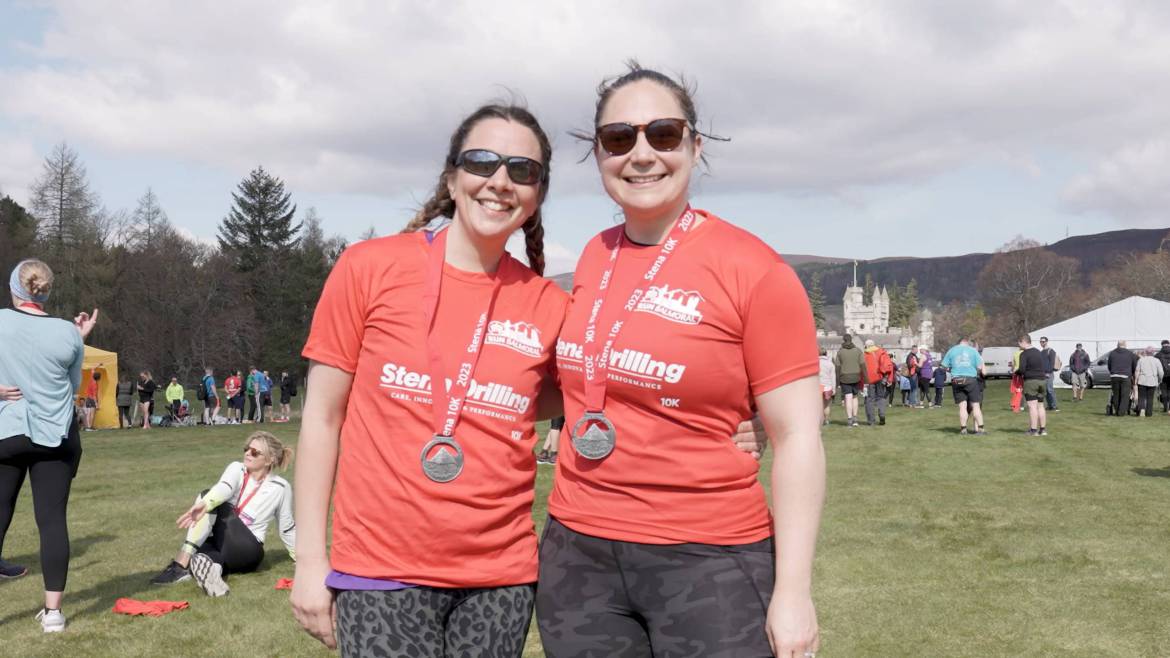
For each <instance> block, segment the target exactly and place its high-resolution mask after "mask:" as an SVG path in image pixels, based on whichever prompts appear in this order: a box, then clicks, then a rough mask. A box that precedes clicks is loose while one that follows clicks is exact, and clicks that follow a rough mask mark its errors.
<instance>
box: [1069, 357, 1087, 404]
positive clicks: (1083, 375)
mask: <svg viewBox="0 0 1170 658" xmlns="http://www.w3.org/2000/svg"><path fill="white" fill-rule="evenodd" d="M1091 365H1093V359H1092V358H1091V357H1089V353H1088V352H1086V351H1085V350H1084V349H1083V348H1082V347H1081V344H1080V343H1077V349H1076V350H1075V351H1073V353H1072V355H1071V356H1069V357H1068V370H1069V373H1070V374H1071V375H1072V377H1071V379H1072V389H1073V402H1082V401H1084V399H1085V388H1086V387H1087V386H1088V385H1089V377H1090V376H1091V373H1089V366H1091Z"/></svg>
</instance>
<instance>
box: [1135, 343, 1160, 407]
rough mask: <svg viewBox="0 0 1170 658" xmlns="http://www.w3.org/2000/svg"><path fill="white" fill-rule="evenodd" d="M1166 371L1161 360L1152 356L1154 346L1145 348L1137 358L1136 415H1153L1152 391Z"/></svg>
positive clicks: (1156, 387)
mask: <svg viewBox="0 0 1170 658" xmlns="http://www.w3.org/2000/svg"><path fill="white" fill-rule="evenodd" d="M1165 375H1166V371H1165V370H1164V369H1163V368H1162V362H1161V361H1159V360H1158V358H1157V357H1155V356H1154V348H1152V347H1151V348H1147V349H1146V350H1145V354H1144V356H1142V357H1141V358H1140V359H1138V362H1137V367H1136V370H1135V373H1134V378H1135V379H1136V381H1137V386H1138V415H1139V416H1141V415H1142V413H1143V412H1144V413H1145V415H1146V417H1147V418H1148V417H1150V416H1153V415H1154V391H1156V390H1157V389H1158V386H1159V385H1160V384H1161V383H1162V378H1163V377H1164V376H1165Z"/></svg>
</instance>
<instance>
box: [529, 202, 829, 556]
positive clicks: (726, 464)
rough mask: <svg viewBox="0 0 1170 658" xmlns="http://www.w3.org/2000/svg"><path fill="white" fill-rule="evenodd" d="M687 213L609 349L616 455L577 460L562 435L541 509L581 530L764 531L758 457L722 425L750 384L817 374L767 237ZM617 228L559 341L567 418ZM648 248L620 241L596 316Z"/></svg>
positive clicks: (606, 322) (592, 250)
mask: <svg viewBox="0 0 1170 658" xmlns="http://www.w3.org/2000/svg"><path fill="white" fill-rule="evenodd" d="M697 212H698V213H699V214H701V215H703V216H705V218H706V219H705V221H703V222H702V223H701V224H699V225H698V226H696V227H695V228H693V229H692V230H691V234H690V235H689V236H688V237H687V238H686V239H685V241H684V242H683V243H682V245H681V246H680V247H679V248H678V249H677V251H676V253H675V254H674V255H673V256H672V257H671V260H670V261H669V262H668V263H667V264H666V265H665V266H664V268H663V269H662V271H661V272H660V274H659V275H658V277H657V278H656V279H655V281H654V284H653V285H651V286H650V288H649V289H648V290H647V293H646V296H645V297H644V298H643V301H642V302H641V303H639V305H638V307H637V310H636V311H635V312H633V313H631V314H629V315H628V316H627V321H626V323H625V325H624V327H623V329H622V332H621V334H620V335H619V336H618V338H617V341H616V342H615V344H614V347H613V350H612V353H611V354H610V358H609V367H608V369H607V370H606V373H607V376H608V386H607V389H606V403H605V414H606V416H607V417H608V418H609V419H610V420H611V421H612V422H613V423H614V426H615V428H616V431H617V445H616V447H615V449H614V451H613V453H611V454H610V455H609V456H608V457H606V458H605V459H602V460H599V461H593V460H588V459H585V458H583V457H580V456H579V455H577V454H576V452H575V451H574V450H573V449H572V447H571V445H568V444H569V439H568V438H566V439H565V441H566V444H567V445H566V447H565V448H564V449H563V450H561V457H560V459H559V460H558V461H557V464H558V466H557V469H558V470H557V478H556V482H555V485H554V488H553V492H552V495H551V497H550V498H549V513H550V514H552V515H553V516H555V517H556V518H557V519H558V520H559V521H561V522H562V523H564V524H565V525H567V526H569V527H570V528H572V529H574V530H576V531H578V532H581V533H583V534H587V535H593V536H598V537H604V538H608V539H615V540H621V541H632V542H641V543H649V544H672V543H687V542H696V543H706V544H742V543H749V542H754V541H759V540H761V539H764V538H766V537H769V536H771V534H772V522H771V514H770V513H769V511H768V506H767V502H766V501H765V497H764V490H763V487H761V486H760V484H759V479H758V473H759V465H758V464H757V463H756V461H755V460H754V459H752V457H751V455H748V454H747V453H744V452H742V451H740V450H739V449H737V448H736V447H735V445H734V444H733V443H732V442H731V440H730V438H729V437H730V436H731V435H732V434H733V432H734V430H735V427H736V425H737V424H738V423H739V422H740V421H742V420H744V419H745V418H749V417H751V415H752V409H751V407H752V395H753V394H756V395H758V394H760V393H764V392H767V391H770V390H772V389H775V388H777V387H779V386H782V385H784V384H787V383H789V382H791V381H794V380H796V379H800V378H802V377H808V376H817V375H818V373H819V363H818V360H817V355H818V350H817V343H816V329H815V326H814V323H813V318H812V311H811V308H810V306H809V302H808V297H807V295H806V294H805V291H804V288H803V286H802V285H801V284H800V281H799V279H797V277H796V274H795V273H794V272H793V271H792V268H790V267H788V265H787V264H785V263H784V261H783V260H782V259H781V258H780V256H779V255H777V254H776V253H775V252H774V251H773V250H772V249H771V248H769V247H768V246H767V245H765V244H764V243H763V242H761V241H760V240H759V239H758V238H756V237H755V236H753V235H751V234H750V233H748V232H746V231H744V230H742V229H740V228H737V227H735V226H732V225H731V224H728V223H727V222H725V221H723V220H721V219H719V218H718V217H715V216H714V215H710V214H707V213H705V212H703V211H697ZM622 230H623V228H622V227H621V226H617V227H614V228H612V229H609V230H607V231H605V232H603V233H602V234H601V235H599V236H597V237H596V238H594V239H593V240H592V241H591V242H590V243H589V244H588V245H587V246H586V247H585V251H584V253H582V255H581V260H580V262H579V263H578V267H577V272H576V274H575V276H574V285H573V298H572V302H571V304H570V307H569V312H568V316H567V317H566V318H565V325H564V328H563V329H562V330H561V337H560V340H559V341H558V342H557V368H558V371H559V377H560V383H561V390H562V391H563V392H564V396H565V417H566V420H567V422H566V425H565V427H566V428H570V429H571V428H572V427H573V425H574V423H576V422H577V420H578V419H580V418H581V415H582V413H583V412H584V411H585V409H584V390H585V389H584V375H583V367H582V357H583V347H582V346H583V345H584V335H585V325H586V323H587V322H588V316H589V310H590V308H591V307H592V305H593V301H594V299H595V298H596V294H597V287H598V284H599V282H600V279H601V274H602V272H604V271H605V269H606V267H607V266H608V262H609V258H610V252H611V251H612V249H613V247H614V245H615V241H616V240H617V239H618V238H619V236H620V235H621V231H622ZM659 252H660V248H659V247H658V246H653V247H639V246H636V245H632V244H631V243H630V242H629V241H627V242H626V245H625V246H624V247H623V248H622V251H621V255H620V257H619V258H618V263H617V269H616V271H615V272H614V278H613V283H611V286H613V289H612V290H610V293H609V297H608V299H607V301H606V304H605V306H604V308H603V310H602V311H601V316H600V318H599V321H598V323H597V326H598V327H599V328H602V327H605V328H608V327H609V326H610V325H611V324H612V323H613V318H615V317H616V315H617V311H618V310H619V309H620V308H621V306H622V305H623V302H624V300H625V299H627V297H628V296H629V294H630V292H631V291H632V290H633V289H634V283H635V281H638V280H641V279H642V277H643V275H644V274H645V273H646V271H647V269H648V268H649V266H650V265H651V263H652V262H653V259H655V258H656V257H657V256H658V254H659ZM600 339H601V340H602V342H604V334H602V336H601V337H600ZM810 413H814V412H813V411H812V410H810Z"/></svg>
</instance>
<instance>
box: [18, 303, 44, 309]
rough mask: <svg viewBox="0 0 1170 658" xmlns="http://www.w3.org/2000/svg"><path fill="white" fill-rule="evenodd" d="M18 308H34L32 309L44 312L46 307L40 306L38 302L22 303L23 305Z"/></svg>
mask: <svg viewBox="0 0 1170 658" xmlns="http://www.w3.org/2000/svg"><path fill="white" fill-rule="evenodd" d="M16 308H32V309H36V310H38V311H44V310H45V305H44V304H38V303H36V302H21V303H19V304H17V305H16Z"/></svg>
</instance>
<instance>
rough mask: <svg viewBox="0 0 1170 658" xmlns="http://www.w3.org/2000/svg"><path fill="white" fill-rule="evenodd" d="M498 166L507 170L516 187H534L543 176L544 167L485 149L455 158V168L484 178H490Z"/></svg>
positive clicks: (461, 154) (529, 159) (524, 159)
mask: <svg viewBox="0 0 1170 658" xmlns="http://www.w3.org/2000/svg"><path fill="white" fill-rule="evenodd" d="M500 165H504V166H505V167H507V168H508V178H511V179H512V182H513V183H516V184H517V185H536V184H537V183H539V182H540V181H541V179H542V177H543V176H544V165H542V164H540V163H539V162H537V161H536V160H533V159H531V158H522V157H520V156H518V155H510V156H503V155H500V154H499V153H496V152H495V151H489V150H487V149H471V150H468V151H464V152H462V153H460V154H459V156H458V157H457V158H455V166H456V167H459V168H461V169H463V171H466V172H467V173H469V174H474V175H476V176H483V177H484V178H491V177H492V175H493V174H495V173H496V170H497V169H499V168H500Z"/></svg>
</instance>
